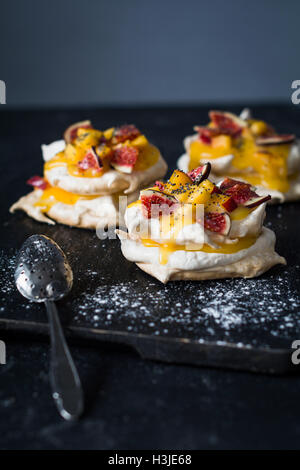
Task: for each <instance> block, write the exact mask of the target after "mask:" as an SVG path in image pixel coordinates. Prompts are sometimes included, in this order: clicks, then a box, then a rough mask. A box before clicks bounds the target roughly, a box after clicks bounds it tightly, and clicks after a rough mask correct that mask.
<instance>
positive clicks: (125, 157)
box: [110, 145, 139, 173]
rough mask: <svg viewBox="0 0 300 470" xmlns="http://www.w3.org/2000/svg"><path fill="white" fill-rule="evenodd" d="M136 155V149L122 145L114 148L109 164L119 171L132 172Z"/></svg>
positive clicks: (137, 152)
mask: <svg viewBox="0 0 300 470" xmlns="http://www.w3.org/2000/svg"><path fill="white" fill-rule="evenodd" d="M138 156H139V151H138V149H136V148H135V147H129V146H127V145H124V146H122V147H117V148H116V149H115V150H114V154H113V157H112V160H111V162H110V164H111V166H112V167H113V168H114V169H115V170H117V171H120V172H121V173H132V172H133V168H134V165H135V164H136V162H137V159H138Z"/></svg>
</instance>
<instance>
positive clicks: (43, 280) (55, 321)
mask: <svg viewBox="0 0 300 470" xmlns="http://www.w3.org/2000/svg"><path fill="white" fill-rule="evenodd" d="M15 282H16V286H17V288H18V290H19V292H20V293H21V294H22V295H23V296H24V297H26V298H27V299H29V300H33V301H34V302H44V303H45V305H46V309H47V313H48V319H49V323H50V336H51V361H50V362H51V365H50V381H51V385H52V394H53V398H54V401H55V403H56V406H57V408H58V411H59V413H60V414H61V416H62V417H63V418H64V419H66V420H74V419H77V418H78V417H79V416H80V414H81V413H82V411H83V392H82V387H81V383H80V379H79V375H78V373H77V370H76V367H75V364H74V362H73V359H72V357H71V354H70V351H69V348H68V346H67V343H66V340H65V337H64V333H63V330H62V327H61V323H60V320H59V317H58V313H57V309H56V306H55V303H54V301H55V300H59V299H61V298H62V297H64V296H65V295H66V294H68V292H69V291H70V290H71V287H72V284H73V273H72V269H71V267H70V265H69V263H68V261H67V258H66V256H65V254H64V252H63V251H62V250H61V248H60V247H59V246H58V245H57V244H56V243H55V242H54V241H53V240H51V238H48V237H46V236H45V235H32V236H31V237H29V238H28V239H27V240H26V241H25V243H24V244H23V246H22V247H21V250H20V252H19V255H18V258H17V265H16V269H15Z"/></svg>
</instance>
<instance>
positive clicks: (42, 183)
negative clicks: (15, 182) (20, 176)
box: [26, 175, 49, 190]
mask: <svg viewBox="0 0 300 470" xmlns="http://www.w3.org/2000/svg"><path fill="white" fill-rule="evenodd" d="M26 183H27V184H29V185H30V186H33V187H34V188H38V189H42V190H44V189H46V188H48V186H49V183H48V181H46V180H45V178H42V176H37V175H35V176H32V177H31V178H29V179H28V180H27V181H26Z"/></svg>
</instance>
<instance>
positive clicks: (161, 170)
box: [42, 140, 168, 196]
mask: <svg viewBox="0 0 300 470" xmlns="http://www.w3.org/2000/svg"><path fill="white" fill-rule="evenodd" d="M63 144H64V141H61V140H59V141H55V142H52V143H51V144H49V145H42V152H43V158H44V160H45V161H47V162H48V161H50V160H51V159H52V158H53V157H54V156H55V155H56V154H57V152H58V151H62V150H64V148H65V146H63ZM167 168H168V167H167V164H166V162H165V161H164V159H163V158H162V156H161V155H159V158H158V161H157V162H156V163H155V164H154V165H152V166H150V167H149V168H147V169H145V170H141V171H133V172H132V173H130V174H126V173H120V172H119V171H116V170H113V169H111V170H109V171H106V172H105V173H104V174H103V175H102V176H101V177H99V178H88V177H77V176H72V175H70V174H69V173H68V169H67V167H66V166H57V167H55V168H52V169H51V170H47V171H45V177H46V179H47V180H48V181H49V183H50V184H51V186H56V187H58V188H61V189H63V190H65V191H68V192H71V193H74V194H80V195H86V196H90V195H108V194H113V193H116V192H119V191H124V193H125V194H130V193H133V192H134V191H136V190H137V189H138V188H140V187H143V186H146V185H148V184H149V183H152V182H153V181H154V180H155V179H159V178H162V177H163V176H164V175H165V173H166V171H167Z"/></svg>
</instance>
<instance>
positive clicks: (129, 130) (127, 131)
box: [114, 124, 141, 142]
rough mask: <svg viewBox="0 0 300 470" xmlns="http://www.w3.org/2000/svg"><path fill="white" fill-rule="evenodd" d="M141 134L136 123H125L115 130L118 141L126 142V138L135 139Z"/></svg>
mask: <svg viewBox="0 0 300 470" xmlns="http://www.w3.org/2000/svg"><path fill="white" fill-rule="evenodd" d="M139 135H141V133H140V131H139V130H138V128H137V127H136V126H135V125H134V124H124V125H123V126H121V127H118V128H117V129H116V130H115V132H114V137H115V139H116V141H117V142H125V140H133V139H135V138H136V137H138V136H139Z"/></svg>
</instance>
